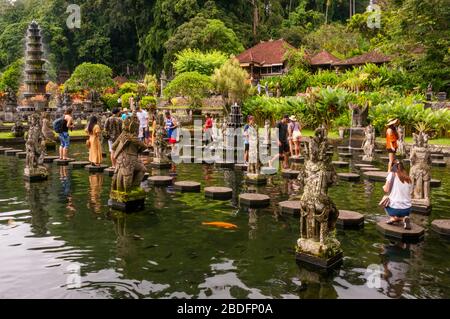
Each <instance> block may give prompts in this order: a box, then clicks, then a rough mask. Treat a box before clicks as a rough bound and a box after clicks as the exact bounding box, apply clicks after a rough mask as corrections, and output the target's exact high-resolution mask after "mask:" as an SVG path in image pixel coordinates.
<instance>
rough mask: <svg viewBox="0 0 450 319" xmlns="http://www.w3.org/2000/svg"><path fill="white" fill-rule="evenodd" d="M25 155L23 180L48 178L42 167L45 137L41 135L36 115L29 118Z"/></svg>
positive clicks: (45, 170)
mask: <svg viewBox="0 0 450 319" xmlns="http://www.w3.org/2000/svg"><path fill="white" fill-rule="evenodd" d="M25 151H26V153H27V156H26V160H25V169H24V178H25V179H27V180H29V181H37V180H44V179H47V177H48V171H47V168H46V167H45V166H44V165H43V163H44V156H45V137H44V135H43V134H42V127H41V119H40V116H39V114H38V113H34V114H32V115H31V116H30V128H29V130H28V134H27V141H26V143H25Z"/></svg>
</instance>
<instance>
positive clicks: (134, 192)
mask: <svg viewBox="0 0 450 319" xmlns="http://www.w3.org/2000/svg"><path fill="white" fill-rule="evenodd" d="M145 195H146V194H145V191H144V190H143V189H142V188H140V187H135V188H133V189H131V190H130V191H127V192H121V191H117V190H112V191H111V193H110V198H111V199H113V200H115V201H117V202H119V203H126V202H132V201H136V200H141V199H144V198H145Z"/></svg>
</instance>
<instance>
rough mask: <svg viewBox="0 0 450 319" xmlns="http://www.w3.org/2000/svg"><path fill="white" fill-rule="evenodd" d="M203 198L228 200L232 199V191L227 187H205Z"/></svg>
mask: <svg viewBox="0 0 450 319" xmlns="http://www.w3.org/2000/svg"><path fill="white" fill-rule="evenodd" d="M204 191H205V197H208V198H211V199H218V200H228V199H231V197H233V190H232V189H231V188H229V187H218V186H211V187H205V189H204Z"/></svg>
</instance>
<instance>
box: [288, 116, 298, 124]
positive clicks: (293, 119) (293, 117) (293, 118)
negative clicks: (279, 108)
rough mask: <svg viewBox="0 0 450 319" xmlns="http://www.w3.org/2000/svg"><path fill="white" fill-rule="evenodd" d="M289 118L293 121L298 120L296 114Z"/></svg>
mask: <svg viewBox="0 0 450 319" xmlns="http://www.w3.org/2000/svg"><path fill="white" fill-rule="evenodd" d="M289 119H290V120H291V121H293V122H296V121H297V118H296V117H295V115H292V116H291V117H290V118H289Z"/></svg>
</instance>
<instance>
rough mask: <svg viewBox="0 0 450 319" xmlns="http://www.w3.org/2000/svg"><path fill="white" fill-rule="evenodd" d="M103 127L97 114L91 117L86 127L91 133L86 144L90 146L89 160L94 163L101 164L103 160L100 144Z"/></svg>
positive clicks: (87, 131)
mask: <svg viewBox="0 0 450 319" xmlns="http://www.w3.org/2000/svg"><path fill="white" fill-rule="evenodd" d="M101 132H102V129H101V128H100V125H98V119H97V117H96V116H95V115H93V116H91V118H90V119H89V124H88V126H87V128H86V133H88V134H89V139H88V140H87V141H86V144H87V146H88V148H89V162H91V164H92V165H95V166H100V164H101V163H102V160H103V156H102V145H101V144H100V134H101Z"/></svg>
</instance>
